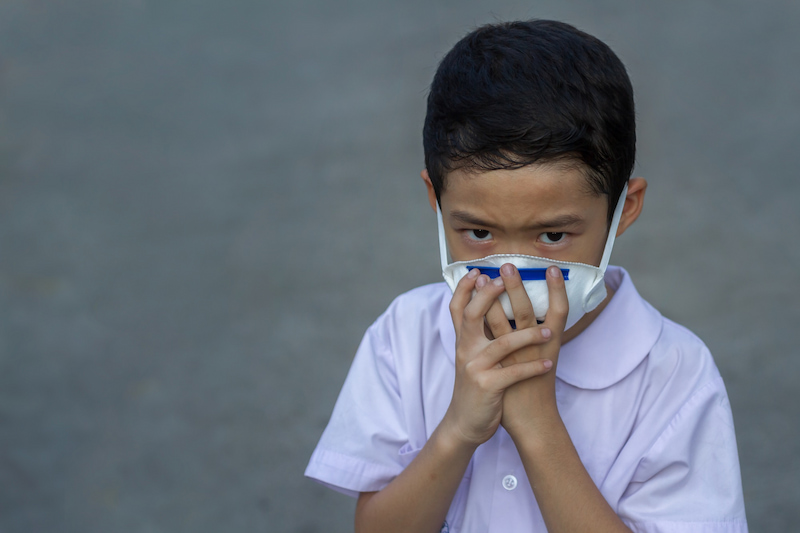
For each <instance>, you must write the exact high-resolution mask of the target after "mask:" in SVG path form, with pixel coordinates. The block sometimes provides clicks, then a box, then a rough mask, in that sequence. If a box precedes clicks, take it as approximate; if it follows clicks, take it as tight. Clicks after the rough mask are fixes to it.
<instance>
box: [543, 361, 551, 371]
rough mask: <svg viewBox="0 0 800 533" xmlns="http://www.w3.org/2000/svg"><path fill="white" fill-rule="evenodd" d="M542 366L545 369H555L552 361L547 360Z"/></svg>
mask: <svg viewBox="0 0 800 533" xmlns="http://www.w3.org/2000/svg"><path fill="white" fill-rule="evenodd" d="M542 364H543V365H544V367H545V368H548V369H549V368H553V362H552V361H551V360H550V359H545V360H544V361H542Z"/></svg>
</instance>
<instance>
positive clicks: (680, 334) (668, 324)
mask: <svg viewBox="0 0 800 533" xmlns="http://www.w3.org/2000/svg"><path fill="white" fill-rule="evenodd" d="M648 370H649V372H648V374H649V375H650V379H651V381H656V382H663V383H664V386H669V385H672V386H674V387H677V388H680V389H683V390H684V391H685V393H686V394H687V395H689V396H690V395H691V394H692V392H693V391H694V390H697V389H699V388H701V387H704V386H706V385H708V384H711V383H718V385H719V386H721V385H722V383H721V378H720V374H719V370H718V369H717V366H716V363H715V362H714V358H713V356H712V355H711V352H710V351H709V349H708V347H707V346H706V344H705V343H704V342H703V341H702V340H701V339H700V338H699V337H698V336H697V335H695V334H694V333H693V332H692V331H690V330H689V329H688V328H686V327H685V326H682V325H680V324H677V323H676V322H673V321H672V320H670V319H668V318H664V317H662V327H661V334H660V335H659V337H658V339H657V340H656V342H655V344H654V345H653V347H652V349H651V350H650V354H649V355H648Z"/></svg>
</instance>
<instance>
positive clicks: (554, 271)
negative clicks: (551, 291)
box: [547, 266, 561, 279]
mask: <svg viewBox="0 0 800 533" xmlns="http://www.w3.org/2000/svg"><path fill="white" fill-rule="evenodd" d="M547 273H548V274H550V277H551V278H554V279H558V278H560V277H561V269H560V268H558V267H557V266H551V267H550V268H548V269H547Z"/></svg>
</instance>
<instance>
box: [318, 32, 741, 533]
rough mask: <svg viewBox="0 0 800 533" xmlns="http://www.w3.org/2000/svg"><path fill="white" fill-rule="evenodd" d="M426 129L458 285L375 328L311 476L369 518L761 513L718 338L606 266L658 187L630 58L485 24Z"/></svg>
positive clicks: (434, 192)
mask: <svg viewBox="0 0 800 533" xmlns="http://www.w3.org/2000/svg"><path fill="white" fill-rule="evenodd" d="M423 137H424V146H425V165H426V169H425V170H424V171H423V172H422V178H423V180H424V182H425V185H426V187H427V190H428V198H429V201H430V203H431V207H432V208H433V209H434V210H435V211H437V215H438V221H439V232H440V248H441V250H440V251H441V256H442V266H443V273H444V275H445V279H446V281H447V282H448V284H449V285H450V288H448V286H447V285H445V284H441V283H439V284H435V285H428V286H424V287H420V288H418V289H415V290H413V291H410V292H409V293H406V294H404V295H402V296H400V297H399V298H397V299H396V300H395V301H394V302H393V303H392V305H391V306H390V307H389V309H388V310H387V311H386V312H385V313H384V314H383V315H382V316H381V317H380V318H378V320H377V321H376V322H375V323H374V324H373V325H372V326H371V327H370V328H369V330H368V331H367V333H366V335H365V337H364V340H363V341H362V343H361V346H360V347H359V350H358V353H357V354H356V357H355V359H354V361H353V366H352V368H351V370H350V373H349V375H348V377H347V380H346V382H345V385H344V388H343V390H342V392H341V395H340V397H339V400H338V401H337V403H336V406H335V408H334V411H333V415H332V417H331V421H330V423H329V425H328V427H327V428H326V430H325V433H324V434H323V436H322V438H321V440H320V443H319V445H318V446H317V449H316V450H315V451H314V454H313V456H312V458H311V462H310V464H309V466H308V469H307V471H306V475H308V476H310V477H312V478H315V479H317V480H318V481H320V482H322V483H325V484H327V485H329V486H331V487H333V488H335V489H337V490H339V491H341V492H344V493H347V494H351V495H353V496H358V503H357V507H356V530H357V531H364V532H371V531H381V532H388V531H402V532H425V531H429V532H432V533H433V532H437V531H448V532H451V533H452V532H457V531H463V532H486V531H512V532H516V531H545V530H547V531H551V532H553V531H580V532H584V531H642V532H678V531H680V532H684V531H686V532H689V531H697V532H700V531H702V532H721V531H726V532H744V531H747V524H746V521H745V515H744V504H743V500H742V491H741V481H740V475H739V464H738V456H737V451H736V441H735V435H734V431H733V420H732V416H731V412H730V406H729V404H728V399H727V394H726V392H725V388H724V385H723V383H722V381H721V378H720V376H719V373H718V371H717V369H716V367H715V365H714V362H713V360H712V358H711V355H710V354H709V352H708V350H707V349H706V347H705V346H704V345H703V344H702V342H701V341H700V340H699V339H697V338H696V337H695V336H694V335H692V334H691V333H690V332H689V331H687V330H686V329H684V328H682V327H680V326H678V325H676V324H674V323H672V322H671V321H669V320H667V319H665V318H663V317H662V316H661V315H660V314H659V313H658V312H657V311H656V310H655V309H653V308H652V307H651V306H650V305H649V304H647V303H646V302H645V301H644V300H642V299H641V297H640V296H639V295H638V294H637V293H636V290H635V289H634V287H633V284H632V283H631V281H630V279H629V278H628V276H627V273H626V272H625V271H624V270H622V269H620V268H615V267H611V268H609V269H608V270H606V266H607V263H608V257H609V255H610V252H611V248H612V247H613V242H614V238H615V237H616V236H618V235H621V234H622V233H624V231H625V230H626V229H627V228H628V227H630V225H631V224H633V222H634V221H635V220H636V219H637V217H638V216H639V214H640V212H641V210H642V205H643V201H644V193H645V189H646V187H647V183H646V182H645V180H644V179H642V178H632V179H629V177H630V173H631V171H632V168H633V163H634V151H635V124H634V107H633V92H632V88H631V86H630V81H629V80H628V77H627V74H626V72H625V68H624V66H623V65H622V64H621V62H620V61H619V59H618V58H617V57H616V56H615V55H614V53H613V52H612V51H611V50H610V49H609V48H608V47H607V46H606V45H605V44H603V43H602V42H600V41H598V40H597V39H595V38H593V37H591V36H589V35H587V34H585V33H582V32H580V31H578V30H576V29H575V28H573V27H571V26H569V25H566V24H563V23H558V22H552V21H531V22H515V23H505V24H497V25H490V26H485V27H482V28H479V29H478V30H476V31H474V32H472V33H471V34H469V35H467V36H466V37H465V38H464V39H462V40H461V41H460V42H459V43H457V44H456V46H455V47H454V48H453V50H451V51H450V52H449V53H448V55H447V56H446V57H445V58H444V60H443V61H442V63H441V65H440V66H439V69H438V70H437V73H436V75H435V77H434V80H433V83H432V85H431V91H430V95H429V98H428V112H427V116H426V120H425V127H424V132H423ZM448 251H449V253H448ZM451 260H452V262H451ZM451 289H452V290H453V292H452V293H451Z"/></svg>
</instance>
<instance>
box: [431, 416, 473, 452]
mask: <svg viewBox="0 0 800 533" xmlns="http://www.w3.org/2000/svg"><path fill="white" fill-rule="evenodd" d="M448 415H449V413H448V414H445V417H444V419H442V421H441V423H439V426H438V427H437V428H436V430H435V431H434V432H433V434H432V435H431V439H432V440H433V439H436V442H437V445H438V446H439V447H440V448H441V449H442V451H444V452H445V453H448V454H469V455H470V456H472V454H473V453H474V452H475V450H476V449H477V448H478V446H480V444H481V443H480V442H478V441H477V440H476V439H472V438H470V437H469V436H467V435H466V434H465V433H464V432H463V431H462V430H461V429H460V427H459V426H458V424H457V423H456V422H455V421H453V420H452V418H451V417H450V416H448Z"/></svg>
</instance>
